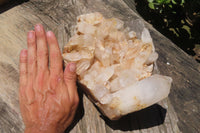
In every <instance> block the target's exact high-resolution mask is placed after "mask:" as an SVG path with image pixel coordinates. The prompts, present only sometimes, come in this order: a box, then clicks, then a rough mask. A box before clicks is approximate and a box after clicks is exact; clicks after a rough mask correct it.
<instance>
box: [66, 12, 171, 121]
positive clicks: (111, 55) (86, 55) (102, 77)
mask: <svg viewBox="0 0 200 133" xmlns="http://www.w3.org/2000/svg"><path fill="white" fill-rule="evenodd" d="M157 58H158V54H157V53H156V52H155V49H154V45H153V43H152V39H151V37H150V34H149V31H148V30H147V29H146V28H143V29H142V32H141V37H140V39H139V38H138V37H137V36H136V33H135V32H134V31H130V30H129V29H128V28H125V27H124V22H123V21H121V20H119V19H117V18H110V19H106V18H104V17H103V16H102V14H100V13H90V14H84V15H80V16H79V17H78V18H77V26H76V29H75V33H74V35H73V36H72V37H71V38H70V39H69V41H68V43H67V44H66V45H65V46H64V51H63V59H64V62H65V64H67V63H68V62H75V63H76V64H77V71H76V73H77V75H78V81H79V83H80V84H81V85H82V86H83V88H84V90H85V92H86V94H88V97H89V98H90V99H91V100H92V101H93V102H94V103H95V104H96V105H97V106H98V107H99V108H100V110H101V111H102V113H103V114H104V115H106V116H107V117H108V118H110V119H111V120H113V119H118V118H120V117H121V116H123V115H126V114H128V113H131V112H134V111H138V110H140V109H143V108H146V107H148V106H150V105H152V104H154V103H156V102H158V101H160V100H162V99H163V98H165V97H167V96H168V94H169V90H170V86H171V82H172V79H171V78H170V77H167V76H162V75H158V74H152V71H153V69H154V62H155V61H156V60H157Z"/></svg>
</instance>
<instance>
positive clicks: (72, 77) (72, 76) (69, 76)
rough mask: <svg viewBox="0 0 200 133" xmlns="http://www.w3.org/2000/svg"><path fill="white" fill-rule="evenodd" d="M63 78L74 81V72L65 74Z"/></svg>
mask: <svg viewBox="0 0 200 133" xmlns="http://www.w3.org/2000/svg"><path fill="white" fill-rule="evenodd" d="M64 79H65V80H67V81H75V80H76V74H65V75H64Z"/></svg>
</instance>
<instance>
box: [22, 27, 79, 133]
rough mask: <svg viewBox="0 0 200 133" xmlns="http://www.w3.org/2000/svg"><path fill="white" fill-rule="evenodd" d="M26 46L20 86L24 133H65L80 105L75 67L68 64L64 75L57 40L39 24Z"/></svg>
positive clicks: (30, 35)
mask: <svg viewBox="0 0 200 133" xmlns="http://www.w3.org/2000/svg"><path fill="white" fill-rule="evenodd" d="M27 43H28V50H26V49H24V50H22V51H21V53H20V87H19V102H20V109H21V114H22V117H23V120H24V124H25V126H26V128H25V133H32V132H33V133H36V132H37V133H47V132H48V133H63V132H64V130H65V129H66V128H67V127H68V126H69V125H70V124H71V122H72V120H73V118H74V115H75V112H76V109H77V106H78V102H79V97H78V94H77V87H76V73H75V71H76V65H75V64H74V63H69V64H68V65H67V66H66V68H65V71H64V72H63V69H62V66H63V65H62V56H61V52H60V49H59V45H58V42H57V40H56V37H55V35H54V34H53V32H51V31H49V32H47V33H45V30H44V28H43V26H42V25H40V24H38V25H36V26H35V31H30V32H29V33H28V37H27ZM47 44H48V46H49V53H48V46H47ZM49 60H50V61H49ZM48 64H50V67H48Z"/></svg>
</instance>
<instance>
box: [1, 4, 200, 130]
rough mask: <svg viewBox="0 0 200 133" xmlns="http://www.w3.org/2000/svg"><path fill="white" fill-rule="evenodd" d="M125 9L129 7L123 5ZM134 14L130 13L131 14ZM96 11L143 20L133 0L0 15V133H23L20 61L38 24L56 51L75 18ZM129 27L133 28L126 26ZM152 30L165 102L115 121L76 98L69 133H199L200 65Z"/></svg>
mask: <svg viewBox="0 0 200 133" xmlns="http://www.w3.org/2000/svg"><path fill="white" fill-rule="evenodd" d="M127 4H128V5H127ZM130 8H132V9H130ZM94 11H98V12H101V13H103V14H104V15H105V16H107V17H113V16H114V17H117V18H120V19H122V20H123V21H126V22H129V21H131V20H133V19H141V18H140V17H139V16H138V15H137V14H136V13H135V9H134V2H131V0H125V2H124V1H122V0H56V1H54V0H30V1H29V2H26V3H23V4H20V5H18V6H15V7H14V8H12V9H9V10H7V11H5V12H3V13H1V14H0V132H1V133H20V132H23V128H24V126H23V122H22V119H21V116H20V110H19V103H18V80H19V76H18V75H19V70H18V58H19V52H20V50H21V49H22V48H26V33H27V31H28V30H31V29H33V26H34V25H35V24H37V23H42V24H43V25H44V26H45V28H46V29H47V30H53V31H54V32H55V33H56V36H57V37H58V40H59V44H60V47H61V48H63V45H64V44H66V42H67V39H68V38H69V36H71V35H72V34H73V33H72V29H73V26H74V25H75V21H76V17H77V16H78V15H80V14H83V13H89V12H94ZM129 26H131V25H129ZM146 26H147V27H148V28H149V29H150V32H151V35H152V38H153V41H154V44H155V47H156V51H157V52H158V53H159V55H160V56H159V59H158V62H157V65H158V67H159V70H160V73H161V74H164V75H169V76H171V77H172V78H173V84H172V88H171V93H170V95H169V98H167V99H165V100H163V101H161V102H159V103H158V104H155V105H153V106H151V107H149V108H147V109H144V110H142V111H139V112H136V113H132V114H129V115H127V116H125V117H123V118H122V119H120V120H118V121H109V120H108V119H106V118H104V117H103V116H101V114H100V113H99V112H98V110H97V109H96V108H95V107H94V106H93V104H92V103H91V102H90V101H89V100H88V99H87V98H86V96H84V95H83V93H82V92H80V97H81V103H80V107H79V109H78V113H77V117H76V119H75V122H74V123H73V124H72V125H71V127H69V129H68V130H67V131H66V132H71V133H122V132H126V133H160V132H161V133H173V132H174V133H179V132H184V133H198V132H200V128H199V125H200V115H199V110H200V105H199V102H200V82H199V81H200V65H199V64H197V63H196V62H195V61H194V60H193V59H192V58H191V57H189V56H188V55H187V54H185V53H184V52H183V51H181V50H180V49H179V48H177V47H176V46H175V45H174V44H173V43H172V42H171V41H170V40H168V39H166V38H165V37H164V36H162V35H161V34H160V33H159V32H157V31H156V30H155V29H154V28H152V27H151V25H149V24H147V23H146Z"/></svg>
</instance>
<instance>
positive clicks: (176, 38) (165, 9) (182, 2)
mask: <svg viewBox="0 0 200 133" xmlns="http://www.w3.org/2000/svg"><path fill="white" fill-rule="evenodd" d="M135 2H136V9H137V11H138V13H139V14H140V15H141V16H142V17H143V18H144V19H145V20H146V21H148V22H149V23H151V24H152V25H153V26H154V27H155V28H156V29H157V30H158V31H160V32H161V33H162V34H163V35H165V36H166V37H168V38H169V39H170V40H172V41H173V42H174V43H175V44H176V45H177V46H179V47H180V48H181V49H183V50H184V51H185V52H186V53H188V54H189V55H191V56H193V57H194V58H195V59H196V61H197V62H199V63H200V0H135Z"/></svg>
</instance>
